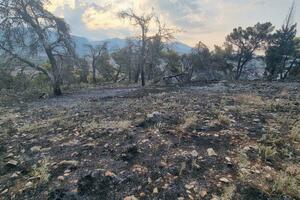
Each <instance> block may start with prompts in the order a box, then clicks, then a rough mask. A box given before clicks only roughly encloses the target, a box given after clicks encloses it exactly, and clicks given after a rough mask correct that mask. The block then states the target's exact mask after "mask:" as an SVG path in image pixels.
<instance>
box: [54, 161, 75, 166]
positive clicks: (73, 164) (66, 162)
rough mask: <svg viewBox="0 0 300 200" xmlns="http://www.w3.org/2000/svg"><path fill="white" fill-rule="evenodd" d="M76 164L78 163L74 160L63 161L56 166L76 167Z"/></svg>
mask: <svg viewBox="0 0 300 200" xmlns="http://www.w3.org/2000/svg"><path fill="white" fill-rule="evenodd" d="M78 164H79V162H78V161H76V160H63V161H61V162H59V163H58V165H68V166H74V167H77V166H78Z"/></svg>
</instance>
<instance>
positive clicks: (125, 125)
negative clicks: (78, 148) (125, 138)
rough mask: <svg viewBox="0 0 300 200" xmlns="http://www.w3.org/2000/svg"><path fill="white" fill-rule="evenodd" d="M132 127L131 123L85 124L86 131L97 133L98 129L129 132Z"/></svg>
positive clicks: (93, 122) (94, 122)
mask: <svg viewBox="0 0 300 200" xmlns="http://www.w3.org/2000/svg"><path fill="white" fill-rule="evenodd" d="M131 125H132V122H131V121H127V120H122V121H100V122H96V121H92V122H91V123H87V124H84V127H86V129H85V130H86V131H95V130H97V129H122V130H127V129H128V128H130V126H131Z"/></svg>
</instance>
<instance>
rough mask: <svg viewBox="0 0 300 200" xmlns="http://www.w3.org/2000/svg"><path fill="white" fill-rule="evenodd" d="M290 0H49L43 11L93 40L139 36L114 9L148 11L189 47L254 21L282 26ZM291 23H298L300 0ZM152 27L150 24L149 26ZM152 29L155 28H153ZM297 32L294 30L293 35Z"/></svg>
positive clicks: (212, 40)
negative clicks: (63, 20)
mask: <svg viewBox="0 0 300 200" xmlns="http://www.w3.org/2000/svg"><path fill="white" fill-rule="evenodd" d="M292 2H293V0H51V5H49V6H48V9H49V10H50V11H52V12H54V13H55V14H56V15H59V16H61V17H64V18H65V20H66V21H67V22H68V23H69V24H70V26H71V31H72V33H73V34H75V35H79V36H84V37H87V38H89V39H93V40H103V39H107V38H112V37H119V38H125V37H128V36H134V35H136V34H138V29H136V28H134V27H133V26H131V24H130V22H128V21H125V20H121V19H119V18H118V17H117V13H118V12H119V11H122V10H126V9H129V8H131V9H134V10H135V11H136V12H137V13H138V14H144V13H150V12H151V11H152V10H154V11H155V13H156V14H157V15H158V16H159V18H160V20H161V21H163V22H165V23H166V24H167V25H168V26H169V27H173V28H175V27H176V28H177V29H180V30H182V31H181V32H179V33H177V34H176V35H175V36H176V39H177V40H179V41H182V42H185V43H187V44H189V45H191V46H193V45H194V44H196V43H197V42H198V41H202V42H204V43H205V44H207V45H208V46H209V47H213V45H214V44H217V45H221V44H223V42H224V40H225V36H226V35H227V34H228V33H230V32H231V31H232V29H233V28H235V27H238V26H242V27H246V26H251V25H254V24H255V23H257V22H267V21H270V22H272V23H273V24H274V25H275V26H276V27H277V28H279V27H280V26H281V24H282V23H283V22H284V19H285V17H286V15H287V13H288V11H289V8H290V6H291V5H292ZM294 21H295V22H298V23H300V0H296V10H295V15H294ZM154 28H155V27H154V26H153V29H154ZM153 31H154V30H153ZM298 35H299V34H298Z"/></svg>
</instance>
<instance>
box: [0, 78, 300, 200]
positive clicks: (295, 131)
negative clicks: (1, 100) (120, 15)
mask: <svg viewBox="0 0 300 200" xmlns="http://www.w3.org/2000/svg"><path fill="white" fill-rule="evenodd" d="M299 86H300V84H299V83H263V82H252V83H243V84H239V83H236V84H233V83H218V84H214V85H206V86H201V85H199V86H186V87H178V88H167V87H160V88H158V87H153V88H151V87H149V88H145V89H139V88H124V89H93V90H91V91H85V92H78V93H74V94H69V95H67V96H64V97H61V98H57V99H47V100H41V101H38V102H29V103H22V104H18V106H17V107H10V106H7V107H3V108H1V117H0V126H1V132H0V199H101V200H102V199H103V200H105V199H113V200H114V199H116V200H119V199H120V200H123V199H134V200H135V199H149V200H150V199H151V200H152V199H167V200H168V199H170V200H177V199H225V200H226V199H249V200H250V199H278V200H279V199H299V198H300V193H299V191H300V171H299V163H300V162H299V161H300V141H299V138H300V136H299V135H300V133H299V130H300V129H299V127H300V91H299V88H300V87H299Z"/></svg>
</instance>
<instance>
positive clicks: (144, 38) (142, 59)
mask: <svg viewBox="0 0 300 200" xmlns="http://www.w3.org/2000/svg"><path fill="white" fill-rule="evenodd" d="M145 51H146V31H145V28H144V27H143V28H142V52H141V63H140V70H141V79H142V86H145V85H146V83H145V56H146V55H145Z"/></svg>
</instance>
